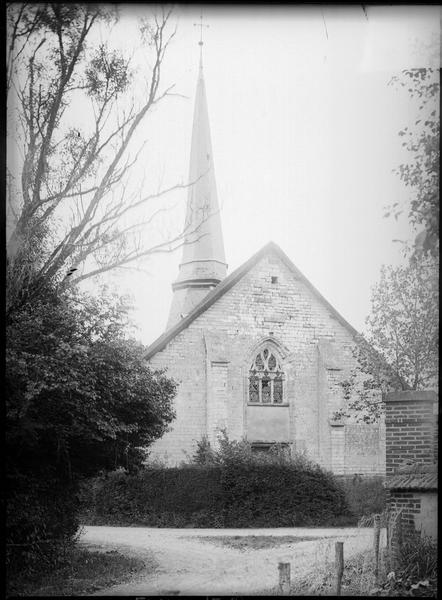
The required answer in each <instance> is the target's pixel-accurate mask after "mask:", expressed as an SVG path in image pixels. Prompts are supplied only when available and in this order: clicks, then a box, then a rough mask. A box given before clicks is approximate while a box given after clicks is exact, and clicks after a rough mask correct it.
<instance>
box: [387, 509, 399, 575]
mask: <svg viewBox="0 0 442 600" xmlns="http://www.w3.org/2000/svg"><path fill="white" fill-rule="evenodd" d="M390 535H391V568H392V569H394V570H395V569H397V568H398V567H399V566H400V561H401V548H402V510H399V512H397V513H396V515H395V518H394V521H393V522H392V525H391V534H390Z"/></svg>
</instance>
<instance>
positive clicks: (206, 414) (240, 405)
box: [148, 244, 385, 475]
mask: <svg viewBox="0 0 442 600" xmlns="http://www.w3.org/2000/svg"><path fill="white" fill-rule="evenodd" d="M251 261H252V262H251V263H250V266H249V267H248V268H247V269H245V270H244V272H243V273H242V275H241V277H239V278H238V280H235V281H236V282H235V283H234V285H232V286H231V287H229V288H228V289H226V291H225V292H224V293H222V294H221V295H220V296H219V297H218V298H217V299H216V301H214V302H213V303H211V304H210V305H209V306H208V307H207V308H206V309H205V310H201V311H200V312H199V313H198V315H197V316H196V318H194V319H193V320H191V322H189V324H188V325H187V326H186V327H185V328H184V329H182V330H181V331H178V332H177V333H176V335H174V336H173V337H172V338H171V339H168V341H167V343H165V344H163V345H162V346H163V347H162V346H160V347H159V349H158V350H156V351H154V352H153V353H152V354H151V355H150V356H148V358H149V360H150V363H151V365H152V367H155V368H164V367H167V369H168V374H169V375H170V376H172V377H173V378H174V379H175V380H177V381H178V382H179V390H178V395H177V397H176V400H175V408H176V413H177V417H176V420H175V421H174V423H173V424H172V428H171V431H169V432H168V433H166V434H165V435H164V437H163V438H162V439H161V440H159V441H158V442H157V443H156V444H155V445H154V446H153V449H152V454H153V456H155V457H157V458H160V459H163V460H165V461H166V462H167V463H168V464H170V465H173V464H178V463H180V462H181V461H182V460H184V459H185V458H186V455H191V454H192V453H193V452H194V450H195V448H196V442H197V440H201V438H202V436H204V435H207V436H208V438H209V440H210V441H211V443H216V439H217V435H218V434H219V431H220V430H221V429H222V428H226V429H227V432H228V434H229V437H230V438H231V439H240V438H242V437H247V438H248V439H250V441H260V442H265V441H269V442H272V441H285V442H287V443H288V444H289V445H290V447H291V448H292V449H295V450H301V451H305V452H306V453H307V454H308V455H309V456H310V457H311V458H312V459H313V460H315V461H317V462H318V463H320V464H321V465H323V466H324V467H325V468H327V469H331V470H332V471H334V472H335V473H337V474H354V473H361V474H367V475H368V474H378V475H379V474H381V475H382V474H384V473H385V463H384V457H385V437H384V436H385V431H384V426H383V423H381V424H379V425H366V424H361V423H348V424H342V423H336V422H335V421H334V420H333V413H334V411H336V410H338V409H339V408H341V407H342V405H343V389H342V387H341V385H340V382H341V381H342V380H344V379H345V378H346V377H348V375H349V373H350V370H351V369H352V367H353V366H354V364H355V363H354V361H355V359H354V357H353V354H352V348H353V346H354V330H351V328H350V326H347V325H348V324H347V325H346V323H345V321H344V322H342V321H343V319H342V318H341V320H339V319H338V318H337V317H336V313H334V312H333V309H330V306H329V305H328V304H327V303H325V301H322V300H321V297H318V294H317V293H315V291H314V288H313V291H312V286H310V285H308V282H306V280H305V278H304V277H303V276H302V275H299V273H298V272H297V271H295V272H294V270H293V269H292V268H290V261H288V259H287V257H286V256H285V255H284V253H283V252H282V251H281V250H280V249H279V248H278V247H277V246H276V245H275V244H269V245H268V246H266V247H264V249H262V250H261V251H260V252H259V253H257V255H255V258H253V257H252V259H251ZM249 262H250V261H249ZM229 277H234V278H235V273H233V274H232V275H231V276H229ZM228 279H229V278H228ZM220 285H223V284H220ZM324 303H325V304H324ZM166 333H167V332H166ZM263 344H267V345H268V346H269V347H270V348H274V349H275V353H277V354H278V356H279V357H280V359H281V364H282V365H283V369H284V376H285V380H284V402H283V404H282V405H281V406H261V407H257V408H256V409H255V407H250V406H249V403H248V375H249V368H250V365H251V363H252V361H253V359H254V356H255V355H256V352H257V351H258V350H259V348H260V347H261V346H262V345H263ZM152 347H155V343H154V344H153V345H152ZM253 411H254V412H253ZM259 411H260V412H259ZM252 412H253V414H252ZM258 412H259V415H258V416H256V414H257V413H258ZM252 422H253V423H255V422H256V423H257V424H256V425H253V423H252ZM263 423H264V424H265V423H267V424H268V434H267V437H268V439H267V440H266V439H262V438H263V437H265V435H266V434H265V433H264V434H263V433H262V430H263V429H262V424H263ZM252 425H253V426H252ZM260 427H261V429H260ZM257 432H260V433H257ZM253 437H254V438H255V440H254V439H253ZM258 437H259V438H260V439H257V438H258Z"/></svg>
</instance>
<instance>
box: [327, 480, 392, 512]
mask: <svg viewBox="0 0 442 600" xmlns="http://www.w3.org/2000/svg"><path fill="white" fill-rule="evenodd" d="M336 479H337V481H338V483H339V485H340V486H341V487H342V489H343V490H344V494H345V498H346V501H347V504H348V507H349V510H350V512H351V513H352V515H353V516H354V518H355V521H359V520H360V519H361V518H362V517H368V516H370V515H373V514H381V513H383V512H384V510H385V503H386V493H385V488H384V477H380V476H379V477H377V476H376V477H371V476H370V477H368V476H367V477H361V476H358V475H354V476H353V477H351V478H350V477H336Z"/></svg>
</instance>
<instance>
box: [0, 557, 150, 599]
mask: <svg viewBox="0 0 442 600" xmlns="http://www.w3.org/2000/svg"><path fill="white" fill-rule="evenodd" d="M149 563H151V564H149V567H152V566H153V565H154V563H153V561H151V560H150V561H149ZM145 568H146V559H145V560H141V559H140V558H135V557H133V556H131V557H129V556H125V555H124V554H120V553H119V552H117V551H116V550H108V551H106V552H103V551H91V550H86V549H84V548H78V547H75V546H73V547H70V548H68V549H67V551H66V552H64V553H60V554H59V555H58V560H57V562H56V564H55V565H54V568H53V569H52V571H51V572H50V573H48V572H46V571H45V570H42V569H41V568H40V569H39V570H38V571H36V572H34V573H23V572H22V571H20V572H19V573H9V574H8V575H9V577H8V578H7V595H8V596H66V595H70V596H82V595H85V594H92V593H93V592H95V591H97V590H100V589H103V588H106V587H108V586H111V585H115V584H116V583H122V582H124V581H126V580H128V579H129V578H131V577H133V576H134V574H135V573H138V572H140V571H144V570H145Z"/></svg>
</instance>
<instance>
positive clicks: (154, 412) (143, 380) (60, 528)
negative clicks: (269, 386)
mask: <svg viewBox="0 0 442 600" xmlns="http://www.w3.org/2000/svg"><path fill="white" fill-rule="evenodd" d="M127 310H128V307H127V305H126V304H125V300H124V298H118V297H116V296H113V295H111V294H105V293H103V295H102V296H101V298H99V299H98V298H91V297H88V296H87V295H85V294H81V293H80V292H78V291H75V292H71V293H69V294H68V293H65V294H57V293H56V290H53V289H47V290H45V294H44V295H40V297H39V299H38V301H37V300H34V301H33V302H32V303H26V304H24V305H22V307H21V310H20V311H19V312H18V311H16V312H15V313H14V314H13V316H10V318H9V319H8V321H7V332H6V333H7V346H6V398H7V399H6V450H7V478H8V488H9V490H10V495H9V498H8V515H9V519H8V533H7V542H8V544H9V545H10V548H16V549H20V548H22V550H23V553H22V556H23V558H25V559H26V556H25V552H28V554H29V556H28V558H30V555H31V554H32V555H33V556H34V558H37V557H38V556H39V555H40V554H41V552H43V550H45V549H47V550H48V553H49V549H50V544H49V542H46V541H44V542H43V544H44V547H40V546H38V544H37V545H36V540H47V539H49V540H52V541H54V539H55V538H61V537H63V536H64V537H69V536H71V535H72V534H73V533H74V532H75V530H76V527H77V521H76V516H77V509H78V506H77V505H76V493H77V486H78V481H79V480H80V479H81V478H82V477H84V476H91V475H95V474H97V473H98V472H99V471H100V470H102V469H112V468H116V467H118V466H120V465H124V466H125V467H126V468H127V469H129V470H133V469H136V468H138V466H139V465H140V464H141V462H142V460H143V459H144V456H145V451H144V450H143V449H142V448H141V447H146V446H149V445H150V444H151V443H152V442H153V441H154V440H155V439H158V438H159V437H160V436H161V435H162V434H163V433H164V431H165V430H166V429H167V426H168V424H169V423H170V422H171V421H172V419H173V417H174V413H173V409H172V406H171V401H172V398H173V397H174V394H175V388H176V385H175V383H174V382H173V381H172V380H169V379H168V378H167V377H166V376H165V375H164V373H163V372H161V371H152V370H151V369H150V368H149V367H148V366H147V364H146V362H145V361H144V359H143V352H144V348H143V346H142V345H141V344H139V343H137V342H135V341H133V340H130V339H126V337H125V331H126V325H127ZM54 490H57V492H56V495H55V497H54ZM21 505H23V509H22V510H17V506H21ZM11 544H14V546H11ZM17 544H18V545H17ZM37 546H38V548H37ZM36 550H38V552H36ZM13 554H14V556H16V555H17V552H15V551H14V553H13Z"/></svg>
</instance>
